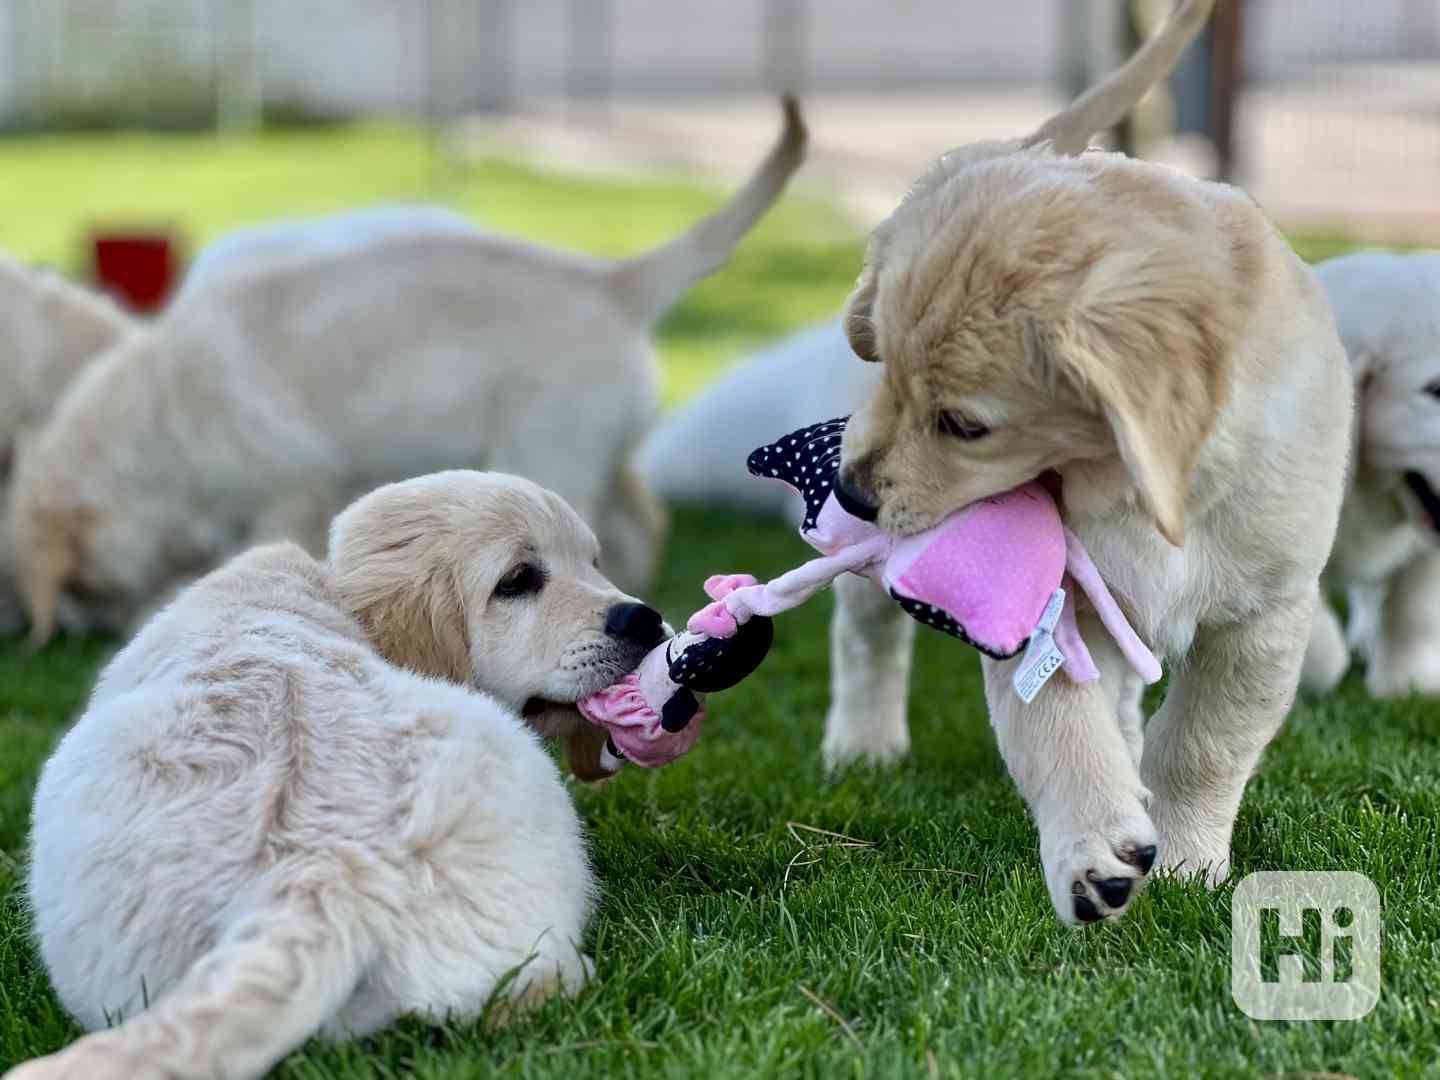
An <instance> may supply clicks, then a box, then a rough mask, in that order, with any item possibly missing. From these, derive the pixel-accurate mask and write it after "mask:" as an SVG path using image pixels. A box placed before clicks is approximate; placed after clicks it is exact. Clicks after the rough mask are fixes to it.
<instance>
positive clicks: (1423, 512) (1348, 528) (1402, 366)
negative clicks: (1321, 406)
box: [1302, 252, 1440, 697]
mask: <svg viewBox="0 0 1440 1080" xmlns="http://www.w3.org/2000/svg"><path fill="white" fill-rule="evenodd" d="M1315 272H1316V276H1318V277H1319V278H1320V282H1321V284H1322V285H1324V286H1325V290H1326V292H1327V293H1328V294H1329V297H1330V306H1331V308H1332V310H1333V311H1334V312H1335V322H1336V324H1337V326H1338V327H1339V330H1340V340H1341V341H1342V342H1343V343H1344V345H1345V351H1346V353H1347V354H1348V355H1349V357H1350V371H1351V374H1352V376H1353V378H1354V386H1355V395H1356V401H1355V404H1356V445H1355V456H1354V461H1353V464H1352V469H1351V476H1350V485H1349V489H1348V490H1347V492H1346V495H1345V505H1344V507H1343V508H1342V509H1341V511H1340V530H1339V532H1338V533H1337V534H1336V538H1335V550H1334V551H1333V552H1332V553H1331V555H1330V564H1329V566H1328V567H1327V568H1326V571H1325V577H1326V584H1327V585H1328V586H1330V587H1331V588H1333V589H1343V590H1344V591H1345V592H1346V593H1347V595H1348V599H1349V608H1350V618H1349V625H1348V627H1347V629H1346V630H1345V631H1342V630H1341V628H1340V621H1339V619H1337V618H1336V616H1335V613H1334V612H1333V611H1332V610H1331V609H1330V607H1329V606H1328V605H1323V604H1322V605H1321V608H1320V611H1319V614H1317V615H1316V618H1315V627H1314V632H1313V634H1312V636H1311V639H1310V649H1309V651H1308V652H1307V653H1306V655H1305V672H1304V677H1303V683H1302V685H1304V686H1305V687H1306V689H1308V690H1312V691H1315V692H1319V693H1325V692H1328V691H1330V690H1332V689H1334V687H1335V684H1336V683H1338V682H1339V681H1340V678H1341V677H1342V676H1343V675H1344V674H1345V672H1346V670H1347V669H1348V668H1349V666H1350V653H1351V650H1352V649H1353V650H1355V651H1356V652H1358V653H1360V654H1361V655H1362V656H1363V657H1365V659H1366V662H1367V665H1368V666H1367V669H1366V673H1365V685H1366V687H1367V688H1368V689H1369V691H1370V693H1371V694H1373V695H1375V696H1376V697H1394V696H1399V695H1403V694H1408V693H1412V692H1418V693H1423V694H1440V316H1437V312H1440V255H1434V254H1426V255H1398V254H1390V253H1386V252H1361V253H1357V254H1354V255H1344V256H1341V257H1340V258H1338V259H1331V260H1329V261H1328V262H1325V263H1321V264H1320V265H1319V266H1317V267H1316V268H1315Z"/></svg>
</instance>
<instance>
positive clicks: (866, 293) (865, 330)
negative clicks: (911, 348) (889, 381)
mask: <svg viewBox="0 0 1440 1080" xmlns="http://www.w3.org/2000/svg"><path fill="white" fill-rule="evenodd" d="M875 277H876V273H875V264H874V263H872V262H870V260H869V259H868V258H867V259H866V261H865V268H864V269H863V270H861V271H860V280H859V282H858V283H857V284H856V285H855V291H854V292H852V293H851V294H850V299H849V300H847V301H846V302H845V323H844V325H845V336H846V337H847V338H849V340H850V348H851V349H852V350H853V351H854V353H855V355H856V356H858V357H860V359H861V360H865V361H867V362H868V363H872V364H873V363H877V362H878V361H879V360H880V347H879V345H878V343H877V342H876V340H875V324H874V322H873V321H872V320H871V316H872V314H873V313H874V311H875V290H876V285H875Z"/></svg>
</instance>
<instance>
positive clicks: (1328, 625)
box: [1300, 593, 1350, 694]
mask: <svg viewBox="0 0 1440 1080" xmlns="http://www.w3.org/2000/svg"><path fill="white" fill-rule="evenodd" d="M1349 667H1350V646H1349V645H1348V644H1347V643H1346V641H1345V631H1344V629H1342V628H1341V626H1340V619H1339V617H1338V616H1336V614H1335V612H1334V611H1332V610H1331V608H1330V604H1329V602H1328V601H1327V600H1326V598H1325V596H1324V594H1323V593H1322V594H1321V596H1320V599H1319V601H1318V603H1317V604H1316V606H1315V620H1314V622H1313V623H1312V624H1311V626H1310V644H1309V646H1308V647H1307V648H1306V650H1305V663H1304V664H1303V665H1302V666H1301V668H1300V687H1301V689H1303V690H1304V691H1305V692H1306V693H1307V694H1328V693H1330V691H1332V690H1334V689H1335V687H1337V686H1339V685H1340V680H1341V679H1343V678H1344V677H1345V672H1346V671H1347V670H1348V669H1349Z"/></svg>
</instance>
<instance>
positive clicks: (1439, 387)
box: [1425, 379, 1440, 401]
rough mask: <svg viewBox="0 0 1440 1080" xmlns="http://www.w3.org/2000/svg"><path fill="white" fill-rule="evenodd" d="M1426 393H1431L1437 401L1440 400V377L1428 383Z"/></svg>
mask: <svg viewBox="0 0 1440 1080" xmlns="http://www.w3.org/2000/svg"><path fill="white" fill-rule="evenodd" d="M1425 393H1427V394H1429V395H1430V396H1431V397H1433V398H1434V399H1435V400H1436V401H1440V379H1433V380H1431V381H1430V382H1428V383H1426V384H1425Z"/></svg>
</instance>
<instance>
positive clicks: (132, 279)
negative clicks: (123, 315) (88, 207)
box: [92, 232, 177, 312]
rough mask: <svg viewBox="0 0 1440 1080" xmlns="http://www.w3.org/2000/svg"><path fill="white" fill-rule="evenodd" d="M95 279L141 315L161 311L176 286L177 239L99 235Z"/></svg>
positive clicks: (155, 235) (150, 235)
mask: <svg viewBox="0 0 1440 1080" xmlns="http://www.w3.org/2000/svg"><path fill="white" fill-rule="evenodd" d="M92 245H93V248H94V253H95V278H96V282H97V283H98V284H99V285H100V287H101V288H102V289H105V290H106V291H107V292H110V293H112V294H113V295H115V296H116V297H118V298H119V299H120V300H121V301H122V302H123V303H124V304H125V305H126V306H127V307H130V308H131V309H133V310H135V311H139V312H152V311H158V310H159V309H160V307H161V305H162V304H164V303H165V300H166V298H167V297H168V296H169V295H170V290H171V289H172V288H173V287H174V285H175V277H176V270H177V266H176V255H175V242H174V239H173V238H172V237H170V236H168V235H166V234H163V233H138V232H137V233H96V234H95V235H94V237H93V239H92Z"/></svg>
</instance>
